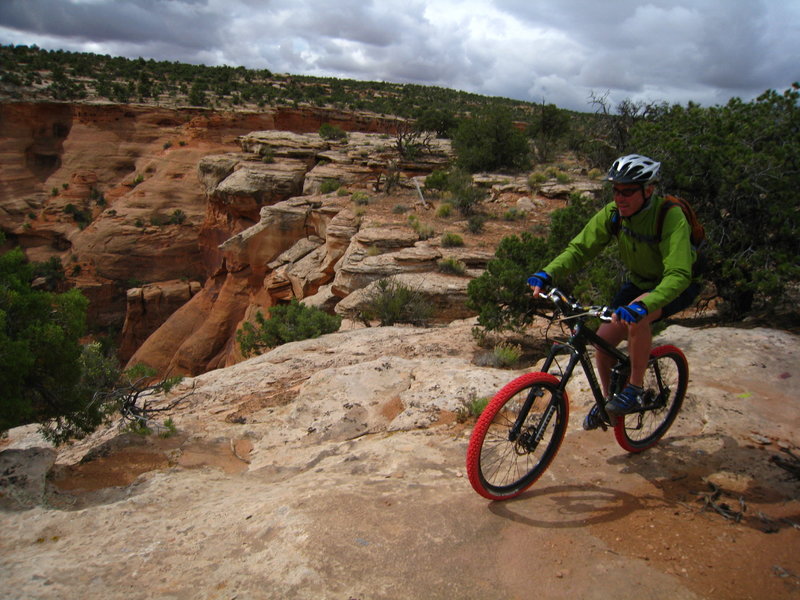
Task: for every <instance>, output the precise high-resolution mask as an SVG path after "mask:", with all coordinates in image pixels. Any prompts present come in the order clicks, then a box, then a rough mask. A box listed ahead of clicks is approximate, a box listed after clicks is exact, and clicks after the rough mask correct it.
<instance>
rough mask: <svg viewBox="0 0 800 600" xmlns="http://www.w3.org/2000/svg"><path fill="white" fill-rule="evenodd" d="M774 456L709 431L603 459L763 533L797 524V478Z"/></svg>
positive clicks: (676, 500) (669, 495) (671, 497)
mask: <svg viewBox="0 0 800 600" xmlns="http://www.w3.org/2000/svg"><path fill="white" fill-rule="evenodd" d="M774 456H775V453H773V452H770V451H768V450H767V449H766V448H765V447H764V446H761V445H758V444H749V443H747V442H745V443H741V442H739V441H737V440H736V439H735V438H734V437H732V436H730V435H727V434H722V433H710V434H700V435H685V436H673V437H668V438H666V439H664V440H662V441H661V442H659V444H658V445H657V446H655V447H653V448H651V449H649V450H647V451H646V452H643V453H642V454H638V455H631V454H627V455H621V456H615V457H612V458H611V459H609V464H612V465H621V467H622V468H621V473H635V474H637V475H639V476H641V477H642V478H644V479H646V480H647V481H649V482H650V483H651V484H652V485H653V486H655V487H656V488H658V489H659V490H661V493H662V495H663V500H664V501H666V502H667V503H672V504H680V505H683V506H686V507H690V508H692V509H694V510H698V511H705V512H711V513H712V514H713V513H716V514H718V515H719V516H720V517H724V518H725V519H727V520H729V521H732V522H734V523H739V524H742V525H746V526H748V527H752V528H754V529H758V530H760V531H763V532H765V533H774V532H777V531H779V530H780V529H785V528H790V527H794V528H798V529H800V512H799V511H798V508H800V507H798V505H797V502H796V499H797V492H798V487H799V486H798V482H797V481H796V480H793V479H792V477H791V476H790V475H788V474H787V473H786V471H784V470H783V469H781V468H779V467H778V466H776V464H775V460H774ZM792 501H795V502H792ZM765 510H766V511H769V514H767V513H765V512H764V511H765Z"/></svg>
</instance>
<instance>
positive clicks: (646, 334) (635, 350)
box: [626, 308, 661, 387]
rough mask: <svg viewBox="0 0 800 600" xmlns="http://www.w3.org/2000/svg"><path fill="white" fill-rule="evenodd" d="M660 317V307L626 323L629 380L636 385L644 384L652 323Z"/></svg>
mask: <svg viewBox="0 0 800 600" xmlns="http://www.w3.org/2000/svg"><path fill="white" fill-rule="evenodd" d="M660 318H661V309H660V308H659V309H658V310H654V311H653V312H651V313H649V314H648V315H647V316H645V317H644V318H643V319H642V320H641V321H639V322H638V323H631V324H629V325H626V327H627V329H628V356H629V357H630V359H631V375H630V379H629V382H630V383H631V384H633V385H635V386H637V387H642V385H644V373H645V371H647V364H648V362H650V347H651V346H652V344H653V329H652V327H651V325H652V323H653V322H655V321H657V320H658V319H660Z"/></svg>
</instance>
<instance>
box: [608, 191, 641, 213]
mask: <svg viewBox="0 0 800 600" xmlns="http://www.w3.org/2000/svg"><path fill="white" fill-rule="evenodd" d="M613 190H614V202H616V204H617V210H619V214H620V215H622V216H623V217H630V216H631V215H633V214H636V211H638V210H639V209H640V208H642V204H644V199H645V195H644V188H643V187H642V186H641V185H639V184H636V183H618V184H616V185H615V186H614V188H613Z"/></svg>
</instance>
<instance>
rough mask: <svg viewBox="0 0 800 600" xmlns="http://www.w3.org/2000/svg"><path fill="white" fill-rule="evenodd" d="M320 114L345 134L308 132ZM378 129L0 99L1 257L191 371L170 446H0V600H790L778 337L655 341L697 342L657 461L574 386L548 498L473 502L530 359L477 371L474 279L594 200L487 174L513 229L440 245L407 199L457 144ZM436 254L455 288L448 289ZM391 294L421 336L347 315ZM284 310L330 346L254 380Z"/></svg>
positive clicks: (732, 332) (163, 434)
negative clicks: (421, 306) (260, 331)
mask: <svg viewBox="0 0 800 600" xmlns="http://www.w3.org/2000/svg"><path fill="white" fill-rule="evenodd" d="M324 123H329V124H331V125H335V126H337V127H340V128H342V129H343V130H345V131H347V133H348V137H347V140H346V141H344V140H339V141H336V140H326V139H323V138H321V137H320V136H319V134H318V131H319V128H320V126H321V125H322V124H324ZM395 127H396V121H394V120H393V119H390V118H383V117H379V116H377V115H368V114H363V115H360V114H346V113H339V112H337V111H335V110H322V109H316V108H310V107H300V108H290V107H286V108H275V109H270V110H266V111H263V112H258V113H256V112H244V111H243V112H237V113H234V112H231V113H224V112H213V111H207V110H194V109H191V110H189V109H186V110H170V109H162V108H153V107H140V106H134V105H131V106H121V105H103V104H98V105H93V104H84V105H70V104H55V103H16V104H14V103H6V104H2V105H0V165H2V171H0V227H2V229H3V231H4V232H5V233H6V235H7V237H8V239H9V244H10V243H18V244H20V245H21V246H22V247H23V248H24V250H25V252H26V254H27V255H28V256H29V258H31V259H32V260H37V261H46V260H49V259H50V258H52V257H55V258H58V259H59V260H60V261H61V262H62V264H63V265H64V268H65V270H66V274H67V278H68V284H69V285H75V286H77V287H79V288H80V289H81V290H82V291H83V292H84V293H85V294H86V295H87V297H89V299H90V315H89V318H90V322H91V324H92V327H93V328H95V329H96V330H102V329H106V330H108V331H111V332H114V335H115V336H116V337H117V339H118V340H119V341H120V357H121V358H122V359H123V360H124V361H125V362H128V363H129V364H133V363H137V362H144V363H146V364H149V365H150V366H153V367H155V368H156V369H158V370H159V371H160V372H161V373H170V374H184V375H186V377H185V379H184V380H183V382H182V383H181V384H180V385H179V386H178V387H177V388H176V389H174V390H173V391H171V392H170V394H169V396H167V397H164V398H161V399H160V400H159V401H160V402H163V403H164V405H167V404H173V403H174V402H175V401H176V400H179V402H177V404H175V406H174V407H173V408H172V409H171V410H170V411H169V412H167V413H165V414H164V415H163V417H164V418H165V419H166V418H167V417H168V418H169V419H170V422H171V423H172V424H173V430H170V429H169V428H167V427H166V426H165V425H164V421H159V422H154V423H152V426H153V434H152V435H135V434H132V433H130V432H125V431H122V430H121V428H120V425H121V424H120V423H119V422H113V423H111V424H110V425H108V426H105V427H102V428H101V429H99V430H98V431H97V432H96V433H94V434H92V435H91V436H89V437H87V438H86V439H84V440H81V441H77V442H75V443H72V444H65V445H63V446H60V447H56V448H54V447H52V446H51V445H50V444H48V443H47V442H45V441H44V440H43V439H42V438H41V436H40V435H39V434H38V433H37V431H36V426H35V425H31V426H26V427H22V428H17V429H14V430H12V431H11V432H10V434H9V436H8V438H6V439H4V440H0V473H1V474H2V475H1V476H0V526H1V527H2V530H3V532H4V535H3V536H2V539H0V574H1V575H2V580H3V582H4V586H3V590H2V591H1V592H0V595H2V596H3V597H8V598H42V599H49V598H59V599H61V598H73V597H75V598H77V597H81V598H108V597H126V598H209V599H211V598H214V599H216V598H352V599H356V598H358V599H364V600H366V599H368V598H420V597H427V598H497V599H498V600H499V599H501V598H502V599H507V598H526V597H531V596H535V597H540V598H563V597H581V598H608V597H618V598H631V599H633V598H637V599H638V598H642V597H648V598H664V599H667V598H669V599H673V598H687V599H696V598H721V599H728V598H730V599H741V598H754V599H755V598H762V597H770V598H796V597H797V594H798V593H799V592H798V590H800V562H798V556H800V535H798V532H800V497H798V483H797V480H796V478H792V476H791V474H790V473H787V472H786V471H785V470H783V469H782V468H780V466H779V461H778V460H776V457H777V458H780V457H786V458H789V457H790V456H792V453H794V455H797V454H798V450H797V449H798V447H800V439H798V437H797V427H796V423H797V417H796V415H797V398H798V393H799V392H800V389H799V388H798V385H800V383H799V382H800V372H798V364H800V362H798V357H797V351H798V350H797V349H798V347H800V344H798V337H797V335H796V334H795V333H792V332H786V331H779V330H776V329H765V328H759V327H752V326H746V327H744V326H743V327H739V328H733V327H698V326H697V325H698V323H693V322H692V321H691V320H689V321H688V323H684V324H682V325H679V324H672V325H670V326H669V327H668V328H667V329H666V330H665V331H664V332H663V333H662V334H661V335H660V336H659V338H658V340H657V341H658V343H671V344H676V345H678V346H680V347H681V348H682V349H683V350H684V352H685V353H686V355H687V357H688V360H689V363H690V388H689V393H688V395H687V400H686V403H685V405H684V408H683V411H682V413H681V414H680V416H679V418H678V420H677V421H676V423H675V425H674V426H673V428H672V429H671V430H670V432H669V433H668V434H667V436H666V437H665V439H664V440H662V442H661V443H660V444H659V445H657V446H656V447H655V448H653V449H651V450H649V451H647V452H645V453H643V454H641V455H627V454H625V453H624V452H622V451H621V449H620V448H618V447H617V446H616V445H615V444H614V441H613V436H610V435H609V434H608V433H604V432H602V431H599V430H598V431H594V432H584V431H583V430H582V428H581V420H582V418H583V414H584V412H585V411H586V410H587V409H588V407H589V406H590V403H591V399H590V394H589V392H588V388H587V385H586V383H585V380H584V379H583V378H582V377H580V376H578V377H575V378H574V379H573V380H572V381H571V383H570V387H569V389H568V393H569V395H570V399H571V404H572V410H571V412H570V416H569V419H570V421H569V427H568V431H567V436H566V439H565V442H564V445H563V447H562V449H561V451H560V453H559V455H558V456H557V458H556V460H555V461H554V464H553V465H552V467H551V468H550V469H549V470H548V471H547V473H546V474H545V476H544V477H543V478H542V480H540V481H539V482H538V483H537V484H536V485H535V486H534V487H533V488H532V489H531V490H530V491H528V492H526V493H525V494H523V495H522V496H521V497H520V498H519V499H518V500H515V501H512V502H507V503H490V502H486V501H485V500H483V499H481V498H480V497H479V496H477V495H476V494H475V493H474V492H473V491H472V490H471V488H470V486H469V482H468V481H467V478H466V477H465V473H464V454H465V450H466V444H467V441H468V439H469V434H470V431H471V426H472V424H473V423H474V417H472V416H470V415H469V412H468V410H467V407H468V406H469V404H470V402H472V401H474V400H475V399H477V398H482V397H490V396H491V395H492V394H494V393H495V392H496V391H497V390H498V389H500V388H501V386H502V385H503V384H504V383H506V382H508V381H510V380H511V379H512V378H513V377H514V376H516V375H519V374H522V373H524V372H526V371H527V370H529V369H531V368H535V365H534V364H525V365H521V366H518V368H514V369H500V368H497V367H495V366H491V364H490V361H489V360H488V359H487V353H488V352H489V351H488V350H487V348H486V347H485V345H483V346H482V345H481V344H479V343H478V341H477V340H476V338H475V337H474V336H473V333H472V332H473V328H474V327H475V325H476V319H475V318H474V315H471V314H470V313H469V311H467V310H466V309H465V307H464V299H465V297H466V286H467V284H468V282H469V281H470V280H471V279H472V278H473V277H475V276H477V275H478V274H480V273H481V272H482V270H483V269H484V268H485V266H486V264H487V262H488V260H489V259H490V258H491V257H492V256H493V252H494V248H495V247H496V244H497V243H498V242H499V240H500V239H502V237H504V236H506V235H509V234H512V233H518V232H520V231H522V230H525V229H529V228H532V227H536V226H537V225H544V224H546V223H547V221H548V218H549V217H548V215H549V213H550V211H552V210H554V209H555V208H558V207H560V206H563V205H564V199H565V198H566V197H567V196H568V194H569V193H570V192H572V191H582V192H587V193H591V192H592V191H593V190H596V189H597V185H598V184H597V183H595V182H592V181H591V180H589V179H588V178H586V177H584V176H582V174H581V170H580V166H579V165H575V166H574V172H573V173H572V174H573V175H574V178H573V179H574V181H573V182H572V183H570V184H563V185H562V184H556V183H547V184H545V185H543V186H542V188H541V189H540V190H538V193H536V194H534V193H532V191H531V190H530V188H529V187H528V185H527V181H526V179H525V178H523V177H511V176H506V175H498V174H480V175H477V176H475V177H474V181H475V183H476V184H477V185H480V186H481V187H482V188H483V189H484V190H485V191H486V196H487V200H486V207H485V208H486V210H487V211H490V212H492V213H494V214H496V215H502V214H504V213H505V212H507V211H508V210H510V209H511V208H514V209H515V210H516V211H518V212H520V213H522V214H523V215H524V218H523V219H522V220H504V219H502V218H498V219H494V220H491V221H489V222H487V225H486V229H485V231H484V232H483V233H482V234H481V235H475V236H472V235H469V236H468V235H466V234H465V235H464V237H465V238H466V240H465V242H466V243H465V245H464V246H463V247H446V246H445V245H444V244H442V242H441V237H440V236H441V234H443V233H445V232H460V233H463V232H464V231H465V227H466V222H465V221H464V219H462V218H460V217H442V216H437V214H436V210H435V206H436V204H438V199H437V198H435V196H433V195H432V194H430V193H428V192H427V191H423V192H422V193H423V194H424V195H421V192H420V191H418V186H420V187H422V182H423V180H424V177H425V175H427V174H428V173H430V172H431V171H432V170H433V169H435V168H437V167H439V166H442V165H444V164H445V163H446V162H447V160H448V157H449V156H450V149H449V146H448V143H447V142H446V141H443V140H437V141H436V143H435V145H434V146H433V147H432V152H431V153H430V154H428V155H426V156H425V157H424V160H416V161H405V160H404V159H403V158H402V157H401V156H400V155H399V154H398V153H397V149H396V147H395V144H394V138H393V132H394V128H395ZM394 178H396V180H395V179H394ZM390 179H391V180H392V181H393V182H395V186H394V188H392V189H390V190H388V193H387V189H386V184H387V181H388V180H390ZM333 180H335V181H336V182H337V184H338V185H339V188H338V189H336V190H333V191H328V188H329V182H331V181H333ZM340 190H341V191H340ZM357 192H358V193H360V194H362V195H360V196H356V193H357ZM359 198H361V199H363V198H366V199H367V201H366V203H363V204H362V203H360V202H357V201H356V200H357V199H359ZM409 215H414V216H416V217H417V218H418V219H420V220H424V221H425V223H426V224H429V225H430V226H431V227H432V228H433V230H434V231H435V234H436V235H434V236H432V237H428V238H427V239H421V237H422V236H420V235H419V234H418V233H417V232H416V231H415V230H414V229H413V228H411V227H410V226H409V224H408V216H409ZM445 258H452V259H454V260H457V261H460V262H461V263H462V264H463V265H464V266H465V271H464V273H463V274H462V275H452V274H445V273H442V272H440V270H439V269H438V263H439V261H441V260H442V259H445ZM386 277H394V278H397V279H398V280H400V281H404V282H407V283H408V284H409V285H410V286H413V287H414V288H415V289H418V290H421V291H422V292H423V293H425V294H426V296H427V298H428V299H429V301H430V303H431V304H432V305H433V306H435V307H436V311H437V312H436V315H437V316H436V319H435V321H434V323H432V326H431V327H426V328H421V327H411V326H395V327H367V326H365V325H364V324H363V323H361V322H360V321H359V318H358V316H359V307H360V306H361V303H362V302H363V301H364V298H365V296H366V295H368V293H369V290H370V288H371V286H374V285H375V284H376V282H377V281H379V280H380V279H382V278H386ZM291 298H298V299H301V300H302V301H303V302H305V303H308V304H310V305H313V306H317V307H320V308H322V309H323V310H326V311H329V312H335V313H336V314H339V315H341V316H342V317H344V320H343V324H342V328H341V330H340V331H339V332H337V333H333V334H329V335H325V336H322V337H320V338H317V339H313V340H306V341H302V342H294V343H290V344H285V345H283V346H279V347H277V348H275V349H273V350H271V351H269V352H267V353H265V354H262V355H260V356H257V357H253V358H249V359H246V360H245V359H244V357H242V356H241V355H240V353H239V351H238V349H237V347H236V343H235V332H236V329H237V328H238V327H239V326H240V324H241V323H242V322H244V321H245V320H248V319H252V318H253V315H254V314H255V312H257V311H259V310H262V311H267V310H268V309H269V307H271V306H274V305H276V304H278V303H282V302H286V301H288V300H289V299H291ZM686 324H688V325H691V326H685V325H686ZM544 325H545V324H544V323H537V325H536V327H534V328H533V329H532V330H531V331H530V332H529V336H531V337H533V338H535V339H537V340H539V339H544ZM762 357H763V358H762ZM767 357H768V358H767ZM523 367H524V368H523ZM714 490H718V492H719V493H718V494H717V495H716V496H714V494H716V492H714ZM712 497H713V500H712ZM715 502H716V503H717V504H716V506H720V503H722V504H724V505H725V506H727V507H728V509H729V512H730V513H731V514H732V513H738V514H739V517H738V519H731V518H726V517H725V516H723V514H722V513H720V512H716V511H715V510H714V509H713V506H715Z"/></svg>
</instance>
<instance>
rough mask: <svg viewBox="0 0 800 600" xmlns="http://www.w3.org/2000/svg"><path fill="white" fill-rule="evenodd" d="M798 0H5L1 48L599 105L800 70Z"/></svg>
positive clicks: (750, 86)
mask: <svg viewBox="0 0 800 600" xmlns="http://www.w3.org/2000/svg"><path fill="white" fill-rule="evenodd" d="M798 30H800V1H797V0H786V1H778V0H670V1H668V0H653V1H650V2H637V1H634V0H615V2H597V1H596V0H494V1H477V0H373V1H370V0H366V1H365V0H335V1H327V0H266V1H261V0H116V1H112V0H3V1H2V2H0V43H2V44H26V45H32V44H36V45H38V46H39V47H41V48H47V49H64V50H71V51H86V52H95V53H99V54H110V55H114V56H126V57H129V58H138V57H140V56H142V57H145V58H154V59H156V60H170V61H181V62H189V63H195V64H201V63H202V64H206V65H222V64H227V65H232V66H239V65H242V66H245V67H249V68H259V69H261V68H267V69H270V70H272V71H274V72H278V73H293V74H301V75H319V76H332V77H340V78H353V79H361V80H378V81H392V82H398V83H419V84H423V85H437V86H444V87H449V88H455V89H461V90H466V91H471V92H476V93H480V94H487V95H493V96H504V97H509V98H517V99H521V100H529V101H534V102H542V101H545V102H552V103H555V104H557V105H558V106H561V107H564V108H572V109H575V110H589V109H590V107H589V105H588V103H587V102H588V98H589V96H590V94H591V93H592V92H594V93H596V94H603V93H608V94H609V99H610V100H611V101H612V102H617V101H620V100H622V99H625V98H630V99H632V100H646V101H658V102H660V101H667V102H671V103H673V102H677V103H686V102H688V101H694V102H699V103H701V104H705V105H711V104H720V103H724V102H726V101H727V100H728V99H729V98H731V97H733V96H738V97H741V98H743V99H745V100H749V99H751V98H753V97H755V96H756V95H758V94H760V93H761V92H763V91H764V90H766V89H768V88H774V89H785V88H786V87H788V86H789V85H790V84H791V83H792V82H794V81H797V80H798V79H800V66H799V65H800V61H798V60H797V59H798V57H800V36H798V35H797V34H796V32H797V31H798Z"/></svg>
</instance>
